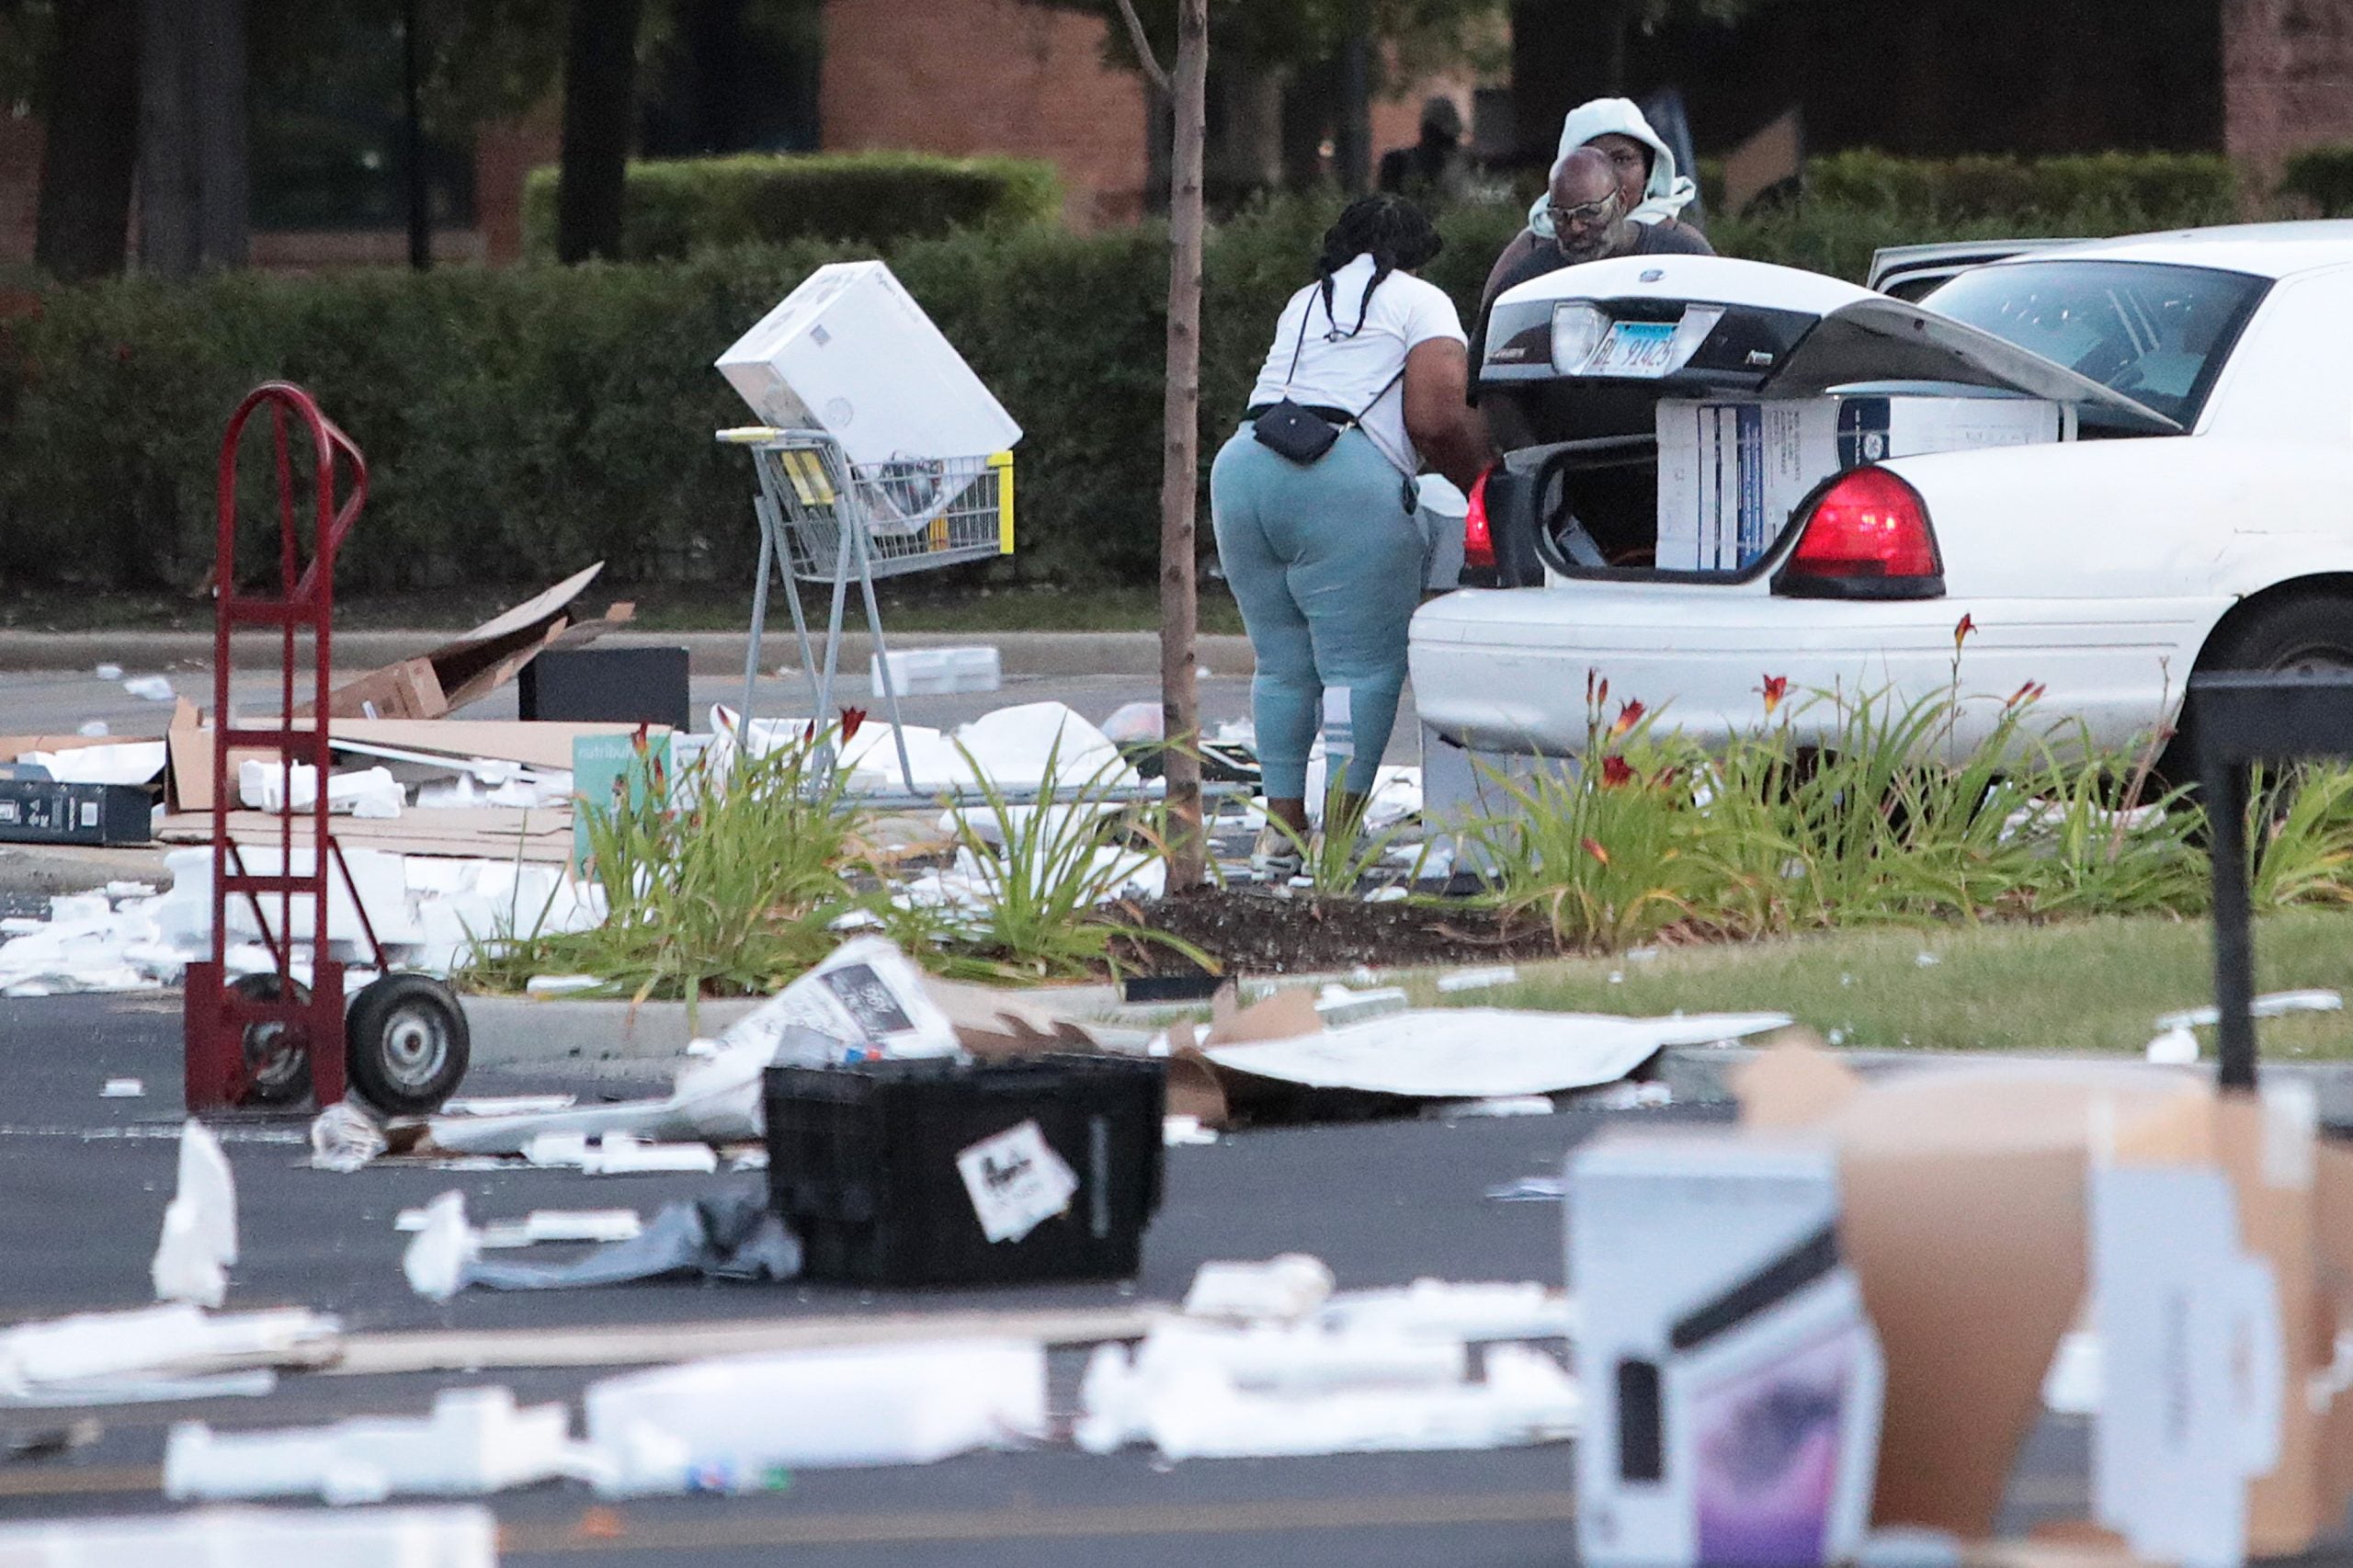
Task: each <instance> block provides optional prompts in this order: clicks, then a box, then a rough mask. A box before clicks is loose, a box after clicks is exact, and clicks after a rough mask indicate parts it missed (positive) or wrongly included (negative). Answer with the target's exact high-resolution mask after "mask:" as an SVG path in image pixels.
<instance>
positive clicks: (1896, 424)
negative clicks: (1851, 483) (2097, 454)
mask: <svg viewBox="0 0 2353 1568" xmlns="http://www.w3.org/2000/svg"><path fill="white" fill-rule="evenodd" d="M2073 439H2075V409H2074V408H2073V407H2072V406H2071V405H2068V404H2065V403H2046V402H2043V401H2041V400H2040V399H2036V398H2025V397H2010V396H2006V395H2001V394H1990V395H1989V394H1980V395H1975V396H1971V395H1966V394H1960V393H1955V392H1945V391H1939V392H1937V393H1935V394H1920V393H1911V392H1896V393H1877V392H1874V393H1864V394H1833V395H1828V396H1823V397H1810V398H1773V399H1757V398H1744V399H1734V398H1722V399H1714V398H1711V399H1707V400H1685V399H1677V398H1662V399H1661V400H1660V401H1659V404H1658V553H1657V558H1656V564H1657V565H1658V566H1659V567H1660V568H1661V569H1663V570H1666V571H1677V572H1737V571H1740V570H1741V569H1743V568H1745V567H1746V566H1749V565H1752V564H1753V563H1755V562H1756V560H1757V559H1758V558H1759V557H1760V556H1762V555H1763V554H1764V553H1765V552H1766V551H1768V550H1769V549H1771V548H1772V546H1773V541H1774V540H1777V539H1779V537H1780V533H1781V528H1782V525H1783V524H1785V523H1786V522H1788V521H1789V518H1790V513H1791V512H1793V511H1795V510H1796V509H1797V506H1798V504H1799V503H1800V502H1802V501H1803V500H1804V499H1805V497H1806V495H1807V494H1808V493H1809V492H1810V491H1812V490H1813V487H1814V486H1815V485H1817V484H1819V483H1822V482H1823V481H1824V480H1825V479H1827V478H1829V477H1830V476H1831V475H1832V474H1835V473H1841V472H1845V471H1846V470H1847V469H1850V468H1859V467H1861V466H1862V465H1864V464H1866V463H1873V462H1880V461H1883V460H1887V459H1890V458H1904V457H1913V456H1916V455H1918V454H1920V453H1923V452H1953V451H1964V450H1967V449H1972V448H1977V447H2022V446H2032V445H2035V444H2037V443H2040V442H2045V441H2070V440H2073Z"/></svg>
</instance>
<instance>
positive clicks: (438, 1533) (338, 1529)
mask: <svg viewBox="0 0 2353 1568" xmlns="http://www.w3.org/2000/svg"><path fill="white" fill-rule="evenodd" d="M0 1562H6V1563H7V1564H8V1568H147V1565H149V1564H156V1563H169V1564H171V1568H259V1565H261V1564H265V1563H298V1562H299V1563H301V1565H302V1568H496V1565H497V1562H498V1521H497V1519H496V1518H495V1517H494V1516H493V1515H492V1514H491V1512H490V1510H489V1509H487V1508H481V1507H447V1508H370V1509H368V1510H366V1511H364V1512H360V1513H353V1514H321V1513H316V1512H309V1511H304V1512H291V1511H278V1510H271V1509H263V1508H199V1509H192V1510H190V1511H188V1512H186V1513H179V1514H165V1515H156V1516H150V1517H137V1518H93V1519H48V1520H41V1521H39V1522H36V1523H30V1524H11V1525H0Z"/></svg>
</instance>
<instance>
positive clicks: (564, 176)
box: [555, 0, 644, 267]
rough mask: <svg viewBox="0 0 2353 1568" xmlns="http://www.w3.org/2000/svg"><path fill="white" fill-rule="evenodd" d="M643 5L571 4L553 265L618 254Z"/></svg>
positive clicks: (607, 0) (635, 0)
mask: <svg viewBox="0 0 2353 1568" xmlns="http://www.w3.org/2000/svg"><path fill="white" fill-rule="evenodd" d="M643 8H644V7H643V4H642V0H572V19H571V27H570V36H569V37H568V39H567V40H566V42H565V46H564V55H563V153H562V155H561V163H562V167H561V170H560V172H559V173H558V176H557V178H556V196H555V253H556V259H557V260H559V261H561V262H563V264H564V265H565V266H567V267H569V266H571V265H572V264H574V262H581V261H585V260H587V259H588V258H589V257H590V256H604V257H606V258H608V259H616V258H618V257H619V256H620V254H621V192H622V189H623V187H624V186H625V185H626V183H627V181H628V177H629V144H630V131H631V126H632V124H633V122H634V120H635V119H636V114H637V24H638V17H639V16H640V14H641V13H642V10H643Z"/></svg>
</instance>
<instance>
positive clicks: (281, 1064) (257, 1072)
mask: <svg viewBox="0 0 2353 1568" xmlns="http://www.w3.org/2000/svg"><path fill="white" fill-rule="evenodd" d="M288 984H289V985H290V986H291V987H292V990H293V994H292V995H290V996H287V995H281V994H279V991H278V976H277V975H275V974H241V975H239V976H238V977H237V978H236V979H235V980H233V981H231V982H230V983H229V989H230V990H232V991H233V992H235V993H236V994H238V995H240V996H243V997H244V998H246V999H247V1000H249V1001H254V1002H307V1001H309V1000H310V999H311V992H310V988H309V987H308V986H306V985H304V984H303V983H301V981H299V980H298V981H290V982H288ZM244 1058H245V1092H244V1100H245V1102H246V1103H248V1104H251V1105H296V1104H299V1103H301V1101H303V1100H306V1099H309V1098H310V1097H311V1032H310V1030H308V1029H307V1028H303V1027H302V1026H301V1024H287V1023H280V1022H278V1021H277V1020H275V1019H271V1020H267V1021H265V1022H262V1023H257V1024H247V1025H246V1026H245V1033H244Z"/></svg>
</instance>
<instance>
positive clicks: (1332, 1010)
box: [1315, 985, 1408, 1028]
mask: <svg viewBox="0 0 2353 1568" xmlns="http://www.w3.org/2000/svg"><path fill="white" fill-rule="evenodd" d="M1407 1000H1408V998H1407V997H1406V995H1405V988H1404V986H1402V985H1387V986H1377V987H1374V988H1373V989H1370V990H1366V991H1352V990H1350V989H1349V988H1348V987H1347V986H1345V985H1326V986H1324V988H1323V990H1322V991H1320V992H1318V993H1317V994H1316V997H1315V1016H1316V1017H1319V1018H1322V1019H1323V1020H1324V1026H1325V1027H1326V1028H1341V1027H1343V1026H1344V1025H1347V1024H1355V1023H1362V1022H1363V1021H1364V1020H1365V1019H1367V1018H1378V1017H1383V1016H1385V1015H1387V1014H1390V1013H1402V1012H1404V1010H1405V1005H1406V1002H1407Z"/></svg>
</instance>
